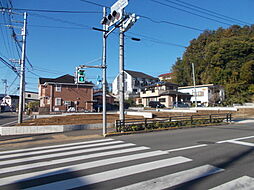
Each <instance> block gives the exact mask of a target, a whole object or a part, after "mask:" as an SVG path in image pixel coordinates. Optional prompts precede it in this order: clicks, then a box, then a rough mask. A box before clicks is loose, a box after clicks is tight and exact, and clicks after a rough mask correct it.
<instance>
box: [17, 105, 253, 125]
mask: <svg viewBox="0 0 254 190" xmlns="http://www.w3.org/2000/svg"><path fill="white" fill-rule="evenodd" d="M220 113H232V114H233V117H237V118H254V108H248V109H239V110H238V111H237V112H232V111H231V112H228V111H199V112H198V113H195V114H193V113H166V112H153V115H154V117H155V118H156V117H170V116H186V115H204V114H220ZM137 118H143V117H139V116H126V119H137ZM117 119H119V115H118V114H108V115H107V122H108V123H114V122H115V120H117ZM95 123H102V114H82V115H70V116H58V117H57V116H56V117H51V118H41V119H33V120H27V121H24V123H22V124H21V125H23V126H27V125H66V124H69V125H74V124H78V125H79V124H95Z"/></svg>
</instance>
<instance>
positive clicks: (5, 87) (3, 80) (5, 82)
mask: <svg viewBox="0 0 254 190" xmlns="http://www.w3.org/2000/svg"><path fill="white" fill-rule="evenodd" d="M2 82H3V84H4V95H5V96H6V95H7V88H8V85H7V79H2Z"/></svg>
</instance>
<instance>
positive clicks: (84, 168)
mask: <svg viewBox="0 0 254 190" xmlns="http://www.w3.org/2000/svg"><path fill="white" fill-rule="evenodd" d="M30 147H31V148H27V149H20V148H18V147H17V148H16V150H8V149H6V150H5V151H1V152H0V166H1V167H0V189H25V188H31V189H40V190H41V189H57V188H58V189H139V190H141V189H153V190H154V189H181V190H182V189H188V190H191V189H195V190H199V189H200V190H204V189H213V188H214V189H220V190H221V189H222V190H223V189H254V124H253V123H252V124H251V123H250V124H242V125H227V126H217V127H206V128H191V129H180V130H172V131H163V132H154V133H145V134H138V135H126V136H118V137H112V138H105V139H103V138H101V139H96V140H92V141H91V140H90V141H85V140H83V141H81V140H78V141H73V142H71V143H70V142H69V143H58V144H54V145H53V144H50V143H49V144H48V145H45V144H44V145H43V146H38V145H37V146H32V145H31V146H30Z"/></svg>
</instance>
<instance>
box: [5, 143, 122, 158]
mask: <svg viewBox="0 0 254 190" xmlns="http://www.w3.org/2000/svg"><path fill="white" fill-rule="evenodd" d="M119 143H123V141H110V142H104V143H98V144H97V143H96V144H88V145H78V146H74V147H64V148H58V149H49V150H37V151H33V152H23V153H17V154H11V155H2V156H0V159H5V158H14V157H19V156H32V155H38V154H45V153H47V154H48V153H52V152H56V151H58V152H60V151H66V150H68V151H69V150H78V149H82V148H91V147H96V146H105V145H113V144H119Z"/></svg>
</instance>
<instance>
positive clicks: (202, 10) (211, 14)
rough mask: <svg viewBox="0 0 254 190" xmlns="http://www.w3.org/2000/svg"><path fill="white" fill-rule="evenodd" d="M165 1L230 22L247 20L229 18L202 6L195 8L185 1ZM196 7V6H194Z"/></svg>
mask: <svg viewBox="0 0 254 190" xmlns="http://www.w3.org/2000/svg"><path fill="white" fill-rule="evenodd" d="M164 1H167V2H169V3H172V4H174V5H178V6H181V7H185V8H187V9H190V10H194V11H196V12H200V13H202V14H206V15H209V16H212V17H215V18H218V19H222V20H225V21H229V22H234V23H238V24H243V23H245V22H239V21H238V20H235V19H228V18H227V17H225V16H218V15H219V14H217V13H210V11H209V10H206V9H202V8H195V7H194V6H191V5H186V3H184V2H181V1H179V2H180V3H179V2H178V1H177V2H175V1H171V0H164ZM193 7H194V8H193Z"/></svg>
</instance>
